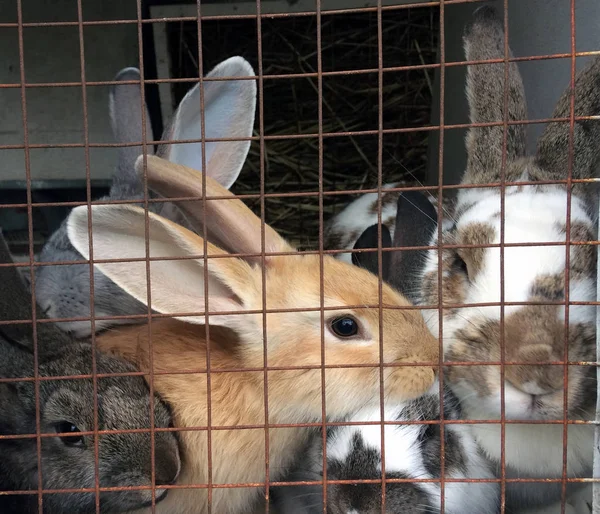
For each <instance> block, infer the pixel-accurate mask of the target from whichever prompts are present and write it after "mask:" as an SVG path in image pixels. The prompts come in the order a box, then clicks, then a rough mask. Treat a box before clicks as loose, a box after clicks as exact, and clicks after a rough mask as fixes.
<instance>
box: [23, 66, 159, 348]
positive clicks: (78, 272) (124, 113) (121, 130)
mask: <svg viewBox="0 0 600 514" xmlns="http://www.w3.org/2000/svg"><path fill="white" fill-rule="evenodd" d="M114 80H115V81H131V80H140V74H139V71H138V70H137V69H135V68H126V69H124V70H122V71H121V72H119V74H117V76H116V77H115V79H114ZM109 110H110V115H111V123H112V129H113V133H114V137H115V140H116V142H117V143H132V142H136V141H143V138H142V136H143V134H142V126H143V123H142V120H143V119H144V118H145V126H146V129H145V137H146V141H151V140H152V130H151V128H150V120H149V115H148V112H147V111H146V112H145V116H142V98H141V90H140V86H139V85H137V84H122V85H116V86H113V87H112V88H111V91H110V98H109ZM151 148H152V147H151V146H148V147H147V151H148V152H149V153H151ZM141 154H142V147H141V146H127V147H122V148H120V149H119V157H118V163H117V168H116V171H115V173H114V175H113V183H112V185H111V189H110V193H109V195H108V196H105V197H103V198H101V200H140V199H143V197H144V192H143V184H142V183H141V181H140V179H139V177H138V176H137V174H136V171H135V167H134V164H135V160H136V158H137V157H138V156H139V155H141ZM151 206H152V210H158V209H160V207H161V206H162V204H151ZM38 260H39V261H40V262H57V263H60V262H69V261H83V260H84V259H83V257H82V256H81V255H80V254H79V252H77V251H76V250H75V249H74V248H73V246H72V245H71V243H70V242H69V238H68V236H67V223H66V220H65V221H63V223H62V225H61V226H60V228H59V229H58V230H57V231H56V232H54V234H52V236H51V237H50V238H49V239H48V241H47V242H46V244H45V245H44V247H43V249H42V251H41V252H40V255H39V259H38ZM35 272H36V273H35V294H36V301H37V302H38V303H39V305H40V307H41V309H42V311H43V312H44V313H46V314H47V315H48V316H49V317H50V318H59V319H60V318H67V319H68V318H88V319H89V318H90V316H91V310H90V296H91V295H90V266H89V265H88V264H73V265H55V266H52V265H51V266H38V267H36V268H35ZM25 278H27V277H26V276H25ZM94 311H95V316H98V317H101V316H114V315H120V314H121V315H122V314H130V315H136V314H144V313H147V312H148V309H147V308H146V307H145V306H144V305H143V304H142V303H140V302H138V301H137V300H136V299H134V298H132V297H131V296H129V295H128V294H127V293H125V292H124V291H123V290H121V289H120V288H119V287H118V286H117V285H116V284H115V283H114V282H112V281H111V280H110V279H108V278H107V277H106V276H105V275H103V274H102V273H101V272H100V271H98V270H97V269H95V268H94ZM131 322H135V320H114V321H111V322H110V324H119V323H131ZM108 323H109V322H107V321H102V320H97V321H96V323H95V326H96V330H98V329H100V328H103V327H105V326H106V325H107V324H108ZM59 327H60V328H62V329H63V330H66V331H69V332H72V333H73V334H74V335H76V336H78V337H83V336H87V335H89V334H90V332H91V322H90V321H88V320H84V321H70V322H64V323H60V324H59Z"/></svg>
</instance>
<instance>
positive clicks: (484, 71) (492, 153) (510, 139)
mask: <svg viewBox="0 0 600 514" xmlns="http://www.w3.org/2000/svg"><path fill="white" fill-rule="evenodd" d="M473 17H474V19H473V21H472V22H471V23H470V24H469V25H468V26H467V28H466V30H465V35H464V37H463V42H464V47H465V56H466V59H467V60H468V61H487V60H491V59H504V30H503V28H502V24H501V23H500V21H499V20H498V18H497V16H496V12H495V11H494V9H492V8H490V7H480V8H479V9H477V11H475V13H474V15H473ZM509 54H510V56H512V53H510V52H509ZM505 87H507V88H508V105H507V106H506V107H507V109H508V113H506V112H505V102H504V91H505ZM467 99H468V102H469V116H470V119H471V123H497V122H503V121H504V118H505V114H508V115H507V118H508V121H517V120H524V119H526V117H527V106H526V103H525V92H524V88H523V82H522V81H521V75H520V74H519V71H518V69H517V66H516V64H515V63H514V62H511V63H509V69H508V83H506V81H505V65H504V63H496V64H472V65H469V66H468V67H467ZM503 143H504V127H503V126H501V125H495V126H492V127H473V128H470V129H469V132H468V134H467V139H466V145H467V171H466V173H465V176H464V177H463V183H464V184H483V183H488V182H498V181H499V180H500V173H501V169H502V152H503V151H504V144H503ZM524 154H525V127H524V126H523V125H509V126H508V134H507V144H506V158H507V162H508V163H510V162H511V161H514V160H515V159H517V158H518V157H521V156H523V155H524Z"/></svg>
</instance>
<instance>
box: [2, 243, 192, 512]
mask: <svg viewBox="0 0 600 514" xmlns="http://www.w3.org/2000/svg"><path fill="white" fill-rule="evenodd" d="M0 263H2V264H10V263H12V261H11V258H10V254H9V251H8V247H7V245H6V243H5V241H4V238H3V237H2V235H1V232H0ZM0 283H1V284H2V291H1V293H0V320H2V322H3V323H2V324H0V351H1V352H2V359H0V377H1V378H2V380H3V381H2V382H1V383H0V412H2V414H1V415H0V435H2V436H3V438H2V439H0V491H5V492H6V491H22V492H23V493H24V494H23V493H22V494H2V495H0V512H2V513H3V514H34V513H38V512H43V513H44V514H64V513H67V512H68V513H69V514H88V513H89V514H94V513H96V512H97V510H96V495H95V493H94V488H95V486H96V464H95V463H96V460H95V445H94V437H93V434H92V435H88V434H85V432H90V431H93V430H94V408H95V407H94V396H95V391H94V387H93V382H92V379H91V378H73V379H55V380H48V378H50V377H58V376H75V377H77V376H78V375H90V374H91V373H92V370H93V368H92V356H93V352H94V350H93V347H92V345H91V344H90V343H89V342H79V341H74V340H73V339H72V338H71V337H70V336H69V335H68V334H66V333H65V332H64V331H62V330H60V329H58V328H57V327H56V325H55V324H52V323H48V322H46V323H37V324H36V330H37V338H36V339H37V345H36V344H35V343H34V336H33V333H32V325H31V321H29V322H28V323H24V321H25V320H28V319H29V320H31V319H32V309H31V294H30V293H29V292H28V291H27V290H26V287H25V285H24V284H23V282H22V280H21V277H20V274H19V273H18V272H17V268H15V267H14V266H2V267H0ZM36 311H37V313H38V314H37V318H38V319H40V318H41V319H42V321H43V320H44V319H45V317H44V316H43V314H41V313H40V310H39V307H38V308H36ZM8 321H20V323H18V324H7V323H6V322H8ZM36 347H37V351H36ZM95 363H96V372H97V373H98V374H111V373H118V374H126V373H135V372H137V370H136V369H135V368H134V367H133V366H132V365H131V364H130V363H127V362H126V361H124V360H121V359H117V358H115V357H114V356H110V355H106V354H102V353H99V352H96V353H95ZM36 364H37V372H38V376H39V377H40V379H41V380H40V382H39V383H38V387H37V388H36V386H35V384H34V382H33V381H31V377H34V376H35V375H34V369H35V367H36ZM28 377H29V379H28ZM36 389H38V390H39V430H40V433H41V434H47V436H42V437H41V439H40V443H39V444H40V445H39V453H40V455H39V459H40V460H39V463H41V475H40V474H38V473H39V471H40V470H39V469H38V442H37V439H36V437H35V434H36V426H38V425H37V421H38V418H37V412H36V411H37V408H36ZM97 394H98V402H97V405H98V411H97V420H98V430H102V431H112V430H139V429H149V428H150V427H151V426H152V424H151V421H150V420H151V418H150V409H149V407H150V402H151V401H152V402H153V404H154V426H155V427H157V428H167V427H169V426H170V424H171V422H172V417H171V413H170V410H169V407H168V406H167V405H166V404H165V403H164V402H163V401H162V400H161V399H160V398H159V397H158V395H156V394H155V395H154V397H151V396H150V391H149V390H148V386H147V384H146V382H145V381H144V379H143V378H142V377H140V376H131V375H129V376H116V377H99V378H97ZM28 434H29V436H28ZM31 434H33V437H31ZM6 436H13V438H7V437H6ZM14 436H21V438H18V437H17V438H15V437H14ZM97 455H98V484H99V487H101V488H110V487H144V488H145V489H138V490H123V491H102V492H100V495H99V496H100V497H99V505H100V510H99V511H98V512H101V513H118V512H127V511H129V510H133V509H136V508H141V507H143V506H145V505H150V504H151V502H152V491H151V486H152V473H151V463H152V449H151V441H150V434H149V433H148V432H146V433H125V434H111V433H110V432H109V433H107V434H102V435H99V436H98V454H97ZM154 469H155V475H154V478H155V484H156V489H155V500H156V502H157V503H160V502H161V501H162V500H164V498H165V497H166V495H167V493H168V491H167V489H165V488H164V486H165V485H168V484H172V483H173V482H175V481H176V480H177V477H178V475H179V472H180V469H181V462H180V458H179V447H178V442H177V438H176V437H175V435H174V434H173V432H169V431H161V432H155V433H154ZM40 480H41V484H40ZM40 485H41V488H42V489H44V490H52V489H54V490H56V489H81V488H84V489H91V492H81V493H78V492H65V493H46V492H44V493H43V496H42V500H43V509H42V510H39V509H38V495H37V491H38V487H39V486H40ZM27 491H29V493H27Z"/></svg>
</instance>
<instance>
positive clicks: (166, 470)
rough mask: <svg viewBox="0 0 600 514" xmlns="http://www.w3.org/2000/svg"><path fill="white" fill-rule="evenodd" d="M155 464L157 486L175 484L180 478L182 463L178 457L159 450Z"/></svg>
mask: <svg viewBox="0 0 600 514" xmlns="http://www.w3.org/2000/svg"><path fill="white" fill-rule="evenodd" d="M156 453H157V455H156V457H155V460H154V464H155V474H154V477H155V483H156V485H157V486H158V485H171V484H174V483H175V481H176V480H177V477H178V476H179V470H180V461H179V457H178V456H177V455H169V454H166V455H165V454H163V455H160V451H159V450H158V448H157V452H156Z"/></svg>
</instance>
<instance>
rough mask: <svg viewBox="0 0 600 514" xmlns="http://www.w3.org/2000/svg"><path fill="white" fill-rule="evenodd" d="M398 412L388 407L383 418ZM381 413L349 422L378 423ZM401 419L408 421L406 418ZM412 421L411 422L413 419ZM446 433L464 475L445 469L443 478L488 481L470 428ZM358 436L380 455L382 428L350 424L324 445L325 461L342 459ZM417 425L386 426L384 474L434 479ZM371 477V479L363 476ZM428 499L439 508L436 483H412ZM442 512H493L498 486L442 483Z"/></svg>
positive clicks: (488, 474)
mask: <svg viewBox="0 0 600 514" xmlns="http://www.w3.org/2000/svg"><path fill="white" fill-rule="evenodd" d="M405 406H406V404H405V405H404V406H402V407H400V408H399V409H398V408H396V409H391V408H388V409H386V410H385V413H384V416H385V419H386V421H391V420H393V419H396V418H397V417H398V411H399V410H400V411H401V410H402V408H404V407H405ZM380 419H381V417H380V410H379V409H373V410H365V411H362V412H359V413H357V414H356V415H355V416H353V417H352V419H351V420H350V421H351V422H375V421H377V422H378V421H380ZM400 419H401V420H404V421H411V420H409V419H407V417H406V416H402V415H400ZM412 421H414V420H412ZM444 429H445V430H449V431H452V432H453V433H454V434H455V435H456V436H457V440H458V441H459V444H460V445H461V453H462V455H463V456H464V457H465V460H466V463H467V473H466V474H463V473H461V472H458V473H457V472H454V473H453V472H452V470H449V469H446V470H445V477H446V478H450V479H458V480H460V479H491V478H493V474H492V472H491V470H490V468H489V466H488V464H487V462H486V461H485V459H484V458H483V457H482V456H481V455H480V454H479V453H478V451H477V444H476V442H475V440H474V439H473V436H472V433H471V431H470V430H471V428H470V427H469V426H466V425H453V424H447V425H445V428H444ZM356 433H360V435H361V437H362V440H363V441H364V443H365V444H366V445H367V446H368V447H370V448H372V449H374V450H377V451H379V452H380V453H381V447H382V445H381V426H379V425H365V426H360V425H353V426H348V427H343V428H340V429H339V430H338V431H337V432H335V433H334V436H333V437H332V438H331V440H330V441H329V442H328V444H327V458H328V459H336V460H341V461H343V460H345V459H346V458H348V456H349V455H350V452H351V450H352V446H351V442H352V438H353V435H354V434H356ZM419 433H420V429H419V425H414V424H411V425H402V424H398V425H392V424H389V425H386V426H385V428H384V439H385V470H386V472H401V473H404V474H405V475H406V476H408V477H412V478H414V479H435V478H436V477H434V476H432V475H431V474H430V473H428V471H427V468H426V467H425V461H424V456H423V454H422V453H421V452H420V444H419V441H418V437H419ZM365 478H370V477H365ZM415 486H416V487H418V488H420V489H421V490H423V491H424V492H425V493H426V494H427V496H429V497H430V498H431V500H432V503H433V504H434V505H440V503H441V499H440V494H441V490H440V485H439V483H435V482H426V483H415ZM444 492H445V512H446V513H447V514H459V513H460V514H481V513H488V512H495V510H496V508H497V503H498V502H497V500H498V496H499V487H498V485H497V484H494V483H468V482H451V483H445V487H444Z"/></svg>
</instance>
